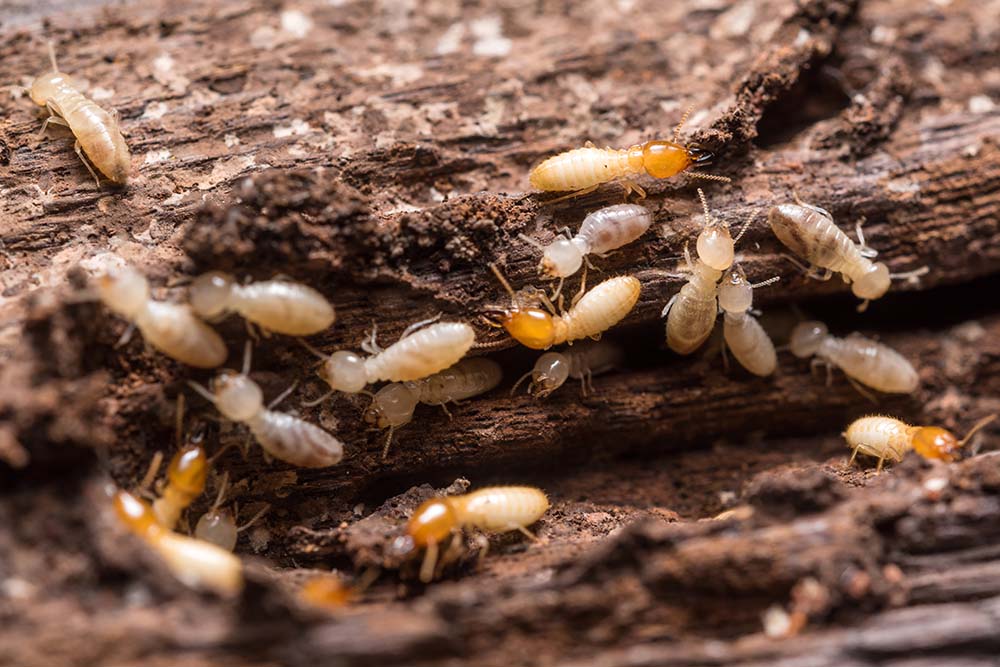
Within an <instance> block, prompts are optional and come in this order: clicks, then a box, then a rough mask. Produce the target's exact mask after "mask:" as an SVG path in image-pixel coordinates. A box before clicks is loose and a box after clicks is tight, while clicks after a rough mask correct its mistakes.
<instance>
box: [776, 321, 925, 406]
mask: <svg viewBox="0 0 1000 667" xmlns="http://www.w3.org/2000/svg"><path fill="white" fill-rule="evenodd" d="M789 343H790V345H789V346H790V348H791V351H792V354H794V355H795V356H796V357H799V358H800V359H806V358H808V357H811V356H813V355H815V356H816V359H814V360H813V364H826V367H827V371H828V373H829V371H830V368H831V367H832V366H836V367H838V368H840V370H842V371H844V373H845V374H846V375H847V377H848V379H849V380H851V381H852V382H853V381H854V380H856V381H858V382H860V383H861V384H863V385H865V386H868V387H871V388H872V389H876V390H878V391H881V392H885V393H887V394H911V393H913V392H914V391H916V390H917V386H918V385H919V384H920V378H919V376H918V375H917V371H916V370H915V369H914V368H913V365H912V364H911V363H910V362H909V361H907V360H906V359H905V358H904V357H903V356H902V355H901V354H899V353H898V352H896V351H895V350H893V349H891V348H889V347H888V346H886V345H883V344H882V343H876V342H875V341H873V340H870V339H868V338H865V337H864V336H862V335H861V334H859V333H857V332H855V333H852V334H851V335H849V336H848V337H847V338H837V337H835V336H831V335H830V333H829V329H827V327H826V325H825V324H823V323H822V322H802V323H801V324H799V325H798V326H796V327H795V329H794V330H793V331H792V336H791V340H790V341H789ZM830 377H831V376H830V375H829V374H828V375H827V378H828V380H829V378H830ZM855 387H857V385H855ZM859 391H861V393H862V394H864V395H866V396H867V394H865V392H864V391H862V390H861V389H860V388H859Z"/></svg>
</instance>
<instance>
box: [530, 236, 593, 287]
mask: <svg viewBox="0 0 1000 667" xmlns="http://www.w3.org/2000/svg"><path fill="white" fill-rule="evenodd" d="M582 265H583V253H582V252H581V251H580V248H579V247H577V245H576V244H575V243H573V241H572V240H570V239H567V238H565V237H563V236H559V237H558V238H556V239H555V240H554V241H553V242H552V243H550V244H549V245H548V246H546V247H545V251H544V253H543V255H542V262H541V265H540V268H541V271H542V273H544V274H546V275H549V276H552V277H553V278H566V277H568V276H571V275H573V274H574V273H576V272H577V271H579V270H580V267H581V266H582Z"/></svg>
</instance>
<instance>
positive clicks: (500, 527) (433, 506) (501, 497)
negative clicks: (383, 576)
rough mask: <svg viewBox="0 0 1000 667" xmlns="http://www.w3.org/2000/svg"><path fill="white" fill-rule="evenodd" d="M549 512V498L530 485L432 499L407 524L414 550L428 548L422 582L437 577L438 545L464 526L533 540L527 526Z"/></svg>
mask: <svg viewBox="0 0 1000 667" xmlns="http://www.w3.org/2000/svg"><path fill="white" fill-rule="evenodd" d="M548 509H549V499H548V497H546V495H545V493H544V492H542V490H541V489H536V488H534V487H531V486H493V487H486V488H483V489H479V490H478V491H473V492H472V493H467V494H465V495H460V496H445V497H443V498H432V499H430V500H428V501H426V502H424V503H423V504H422V505H420V507H418V508H417V509H416V511H415V512H414V513H413V516H412V517H411V518H410V521H409V522H408V523H407V524H406V535H407V537H408V538H409V539H410V540H411V543H412V547H415V548H417V549H426V553H425V556H424V562H423V565H422V566H421V568H420V579H421V581H423V582H425V583H426V582H429V581H430V580H431V579H432V578H433V576H434V568H435V565H436V563H437V555H438V546H439V545H440V544H442V543H443V542H444V541H445V540H447V539H448V538H449V537H450V536H451V534H452V532H453V531H456V530H459V529H461V528H463V527H469V528H479V529H481V530H485V531H488V532H493V533H503V532H507V531H511V530H519V531H521V532H522V533H524V534H525V535H527V536H528V537H531V538H532V539H534V535H532V534H531V533H530V532H528V526H530V525H531V524H533V523H535V522H536V521H538V519H540V518H541V516H542V515H543V514H545V512H546V510H548Z"/></svg>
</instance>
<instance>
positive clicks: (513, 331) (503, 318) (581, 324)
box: [490, 265, 641, 350]
mask: <svg viewBox="0 0 1000 667" xmlns="http://www.w3.org/2000/svg"><path fill="white" fill-rule="evenodd" d="M490 268H491V269H493V273H494V274H495V275H496V277H497V279H498V280H499V281H500V284H501V285H503V287H504V289H505V290H506V291H507V293H508V294H509V295H510V297H511V306H510V307H509V308H502V309H493V310H492V312H494V313H496V315H497V316H498V319H499V325H498V326H502V327H503V328H504V329H506V330H507V333H508V334H510V336H511V338H513V339H514V340H516V341H517V342H519V343H520V344H521V345H524V346H525V347H529V348H531V349H533V350H547V349H549V348H550V347H552V346H553V345H559V344H560V343H568V342H571V341H574V340H580V339H581V338H595V339H596V338H597V337H599V336H600V335H601V334H602V333H604V332H605V331H607V330H608V329H610V328H611V327H613V326H614V325H616V324H618V323H619V322H620V321H622V320H623V319H624V318H625V316H626V315H628V314H629V312H630V311H631V310H632V308H633V307H635V304H636V302H637V301H638V300H639V292H640V291H641V285H640V284H639V281H638V280H636V279H635V278H633V277H632V276H616V277H614V278H608V279H607V280H605V281H604V282H602V283H600V284H598V285H597V286H596V287H594V288H593V289H591V290H590V291H589V292H586V293H583V292H582V291H581V296H580V297H579V300H578V301H577V302H576V304H575V305H574V306H572V307H571V308H570V309H569V310H568V311H564V312H563V313H562V314H561V315H556V314H555V307H554V306H553V305H552V303H551V301H549V300H548V298H547V297H546V296H545V295H544V294H538V293H533V294H531V295H528V294H526V293H525V292H524V291H522V292H520V293H518V292H515V291H514V288H512V287H511V286H510V283H508V282H507V279H506V278H504V277H503V274H501V273H500V270H499V269H497V267H496V266H495V265H490ZM582 289H583V288H582V286H581V290H582ZM539 302H540V303H544V304H545V305H546V307H547V308H548V310H543V309H542V308H539V307H538V306H537V304H538V303H539Z"/></svg>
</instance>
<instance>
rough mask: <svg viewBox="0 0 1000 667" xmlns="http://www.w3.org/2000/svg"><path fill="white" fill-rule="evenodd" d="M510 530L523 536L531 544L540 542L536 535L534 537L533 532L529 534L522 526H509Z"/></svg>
mask: <svg viewBox="0 0 1000 667" xmlns="http://www.w3.org/2000/svg"><path fill="white" fill-rule="evenodd" d="M511 529H512V530H517V531H519V532H520V533H521V534H523V535H524V536H525V537H527V538H528V539H529V540H531V541H532V542H540V541H541V540H539V539H538V536H537V535H535V534H534V533H533V532H531V531H530V530H528V529H527V528H525V527H524V526H511Z"/></svg>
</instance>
